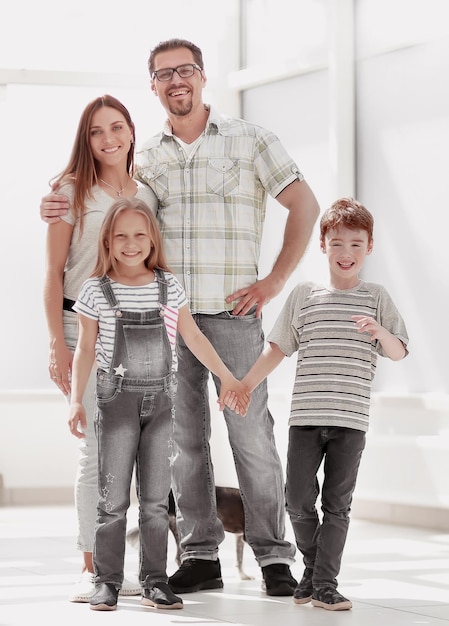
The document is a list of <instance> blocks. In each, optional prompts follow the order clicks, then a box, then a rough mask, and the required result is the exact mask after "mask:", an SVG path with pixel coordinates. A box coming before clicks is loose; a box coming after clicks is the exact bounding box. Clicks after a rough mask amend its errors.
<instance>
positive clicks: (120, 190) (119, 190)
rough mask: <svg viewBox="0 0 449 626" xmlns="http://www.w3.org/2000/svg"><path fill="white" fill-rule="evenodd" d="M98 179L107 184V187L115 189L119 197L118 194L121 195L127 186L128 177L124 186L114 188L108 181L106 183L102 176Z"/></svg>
mask: <svg viewBox="0 0 449 626" xmlns="http://www.w3.org/2000/svg"><path fill="white" fill-rule="evenodd" d="M98 180H101V182H102V183H103V184H105V185H107V186H108V187H110V188H111V189H113V190H114V191H115V193H116V194H117V195H118V197H119V198H120V196H121V195H122V193H123V192H124V191H125V189H126V188H127V187H128V184H129V181H130V179H129V178H128V180H127V182H126V185H125V186H124V187H122V188H121V189H116V188H115V187H114V186H113V185H111V184H110V183H107V182H106V181H105V180H103V179H102V178H99V179H98Z"/></svg>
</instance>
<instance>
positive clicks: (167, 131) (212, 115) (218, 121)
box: [161, 104, 227, 139]
mask: <svg viewBox="0 0 449 626" xmlns="http://www.w3.org/2000/svg"><path fill="white" fill-rule="evenodd" d="M204 107H205V109H206V110H208V111H209V117H208V118H207V124H206V128H205V131H204V132H205V133H206V134H210V133H216V132H218V133H219V132H220V131H221V129H222V128H224V126H226V124H227V122H226V118H225V117H223V116H222V115H220V113H219V112H218V111H217V109H215V107H213V106H211V105H210V104H205V105H204ZM164 137H173V129H172V125H171V123H170V120H169V119H167V120H165V123H164V127H163V128H162V137H161V139H164Z"/></svg>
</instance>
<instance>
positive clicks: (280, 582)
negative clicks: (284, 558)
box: [262, 563, 298, 596]
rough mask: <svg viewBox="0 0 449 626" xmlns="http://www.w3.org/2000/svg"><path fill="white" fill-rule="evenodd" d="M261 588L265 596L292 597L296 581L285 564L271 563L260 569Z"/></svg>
mask: <svg viewBox="0 0 449 626" xmlns="http://www.w3.org/2000/svg"><path fill="white" fill-rule="evenodd" d="M262 576H263V583H262V588H263V589H264V590H265V591H266V592H267V596H292V595H293V592H294V591H295V588H296V585H297V584H298V581H297V580H295V579H294V578H293V576H292V573H291V571H290V568H289V566H288V565H286V564H285V563H273V564H272V565H265V567H262Z"/></svg>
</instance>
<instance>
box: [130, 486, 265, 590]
mask: <svg viewBox="0 0 449 626" xmlns="http://www.w3.org/2000/svg"><path fill="white" fill-rule="evenodd" d="M215 492H216V498H217V515H218V518H219V519H220V520H221V523H222V524H223V528H224V529H225V531H226V532H228V533H233V534H234V535H235V542H236V543H235V547H236V556H237V569H238V572H239V575H240V579H241V580H252V578H253V577H252V576H248V575H247V574H245V572H244V571H243V566H242V564H243V549H244V545H245V514H244V511H243V502H242V498H241V496H240V491H239V490H238V489H235V488H234V487H216V488H215ZM168 520H169V526H170V530H171V532H172V533H173V537H174V538H175V541H176V546H177V553H176V562H177V564H178V566H179V565H180V564H181V548H180V545H179V541H180V540H179V534H178V529H177V527H176V510H175V500H174V498H173V493H172V492H171V491H170V495H169V498H168ZM126 539H127V541H128V543H129V544H130V545H131V546H133V547H135V548H137V547H138V542H139V529H138V528H132V529H131V530H129V531H128V533H127V534H126Z"/></svg>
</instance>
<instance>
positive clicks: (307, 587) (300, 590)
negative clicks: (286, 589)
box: [293, 567, 313, 604]
mask: <svg viewBox="0 0 449 626" xmlns="http://www.w3.org/2000/svg"><path fill="white" fill-rule="evenodd" d="M312 576H313V569H312V568H311V567H306V569H305V570H304V574H303V575H302V578H301V580H300V581H299V585H298V586H297V587H296V589H295V591H294V592H293V602H294V603H295V604H307V602H310V600H311V599H312V594H313V585H312Z"/></svg>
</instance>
